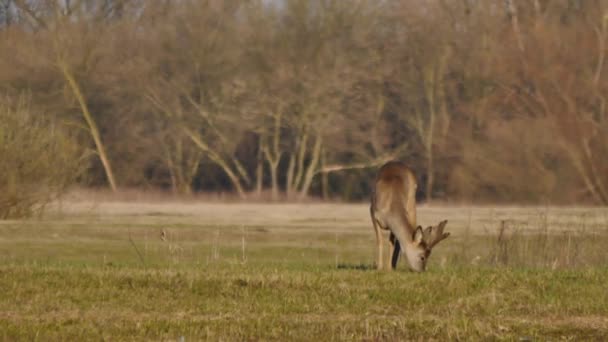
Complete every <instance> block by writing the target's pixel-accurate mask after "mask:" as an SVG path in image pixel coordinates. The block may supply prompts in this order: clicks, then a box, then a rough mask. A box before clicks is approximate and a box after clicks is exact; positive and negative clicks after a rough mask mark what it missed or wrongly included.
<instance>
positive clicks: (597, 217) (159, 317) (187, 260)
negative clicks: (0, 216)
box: [0, 200, 608, 340]
mask: <svg viewBox="0 0 608 342" xmlns="http://www.w3.org/2000/svg"><path fill="white" fill-rule="evenodd" d="M60 207H61V210H56V211H54V212H53V213H51V214H50V215H49V216H48V217H47V218H45V219H43V220H27V221H4V222H0V256H1V257H2V258H3V260H4V261H5V262H4V264H3V265H2V266H1V267H0V293H4V294H5V298H4V300H2V301H0V313H1V314H0V332H1V333H0V339H5V340H19V339H26V340H31V339H43V340H66V339H68V340H73V339H93V338H95V339H97V338H101V339H110V340H125V339H142V340H150V339H152V340H156V339H158V340H176V339H179V338H180V336H184V337H185V338H186V340H191V339H195V340H196V339H211V340H219V339H222V340H235V339H236V340H243V339H248V340H252V339H253V340H257V339H262V340H312V339H322V340H353V339H354V340H361V339H363V340H395V339H407V340H411V339H425V340H426V339H431V340H433V339H435V340H446V339H450V340H454V339H455V340H487V339H491V340H495V339H499V340H502V339H505V340H521V339H523V340H526V339H541V340H543V339H559V338H565V339H578V340H580V339H583V340H602V339H605V338H606V337H608V336H607V328H608V327H607V325H608V323H607V321H608V319H607V318H608V294H607V292H606V291H605V284H606V283H607V282H608V268H607V267H606V265H608V255H607V253H605V250H606V248H605V246H606V245H608V220H607V217H608V215H607V214H608V212H607V210H606V209H601V208H515V207H510V208H505V207H500V208H492V207H448V206H443V207H432V206H431V207H425V206H423V207H421V208H420V209H419V221H420V222H421V223H422V224H425V225H426V224H434V223H437V222H438V221H439V220H442V219H448V220H449V224H448V230H450V231H451V232H452V236H451V237H450V238H449V239H448V240H446V241H445V242H443V243H442V244H441V245H440V246H439V247H438V248H437V250H436V251H435V252H434V253H433V256H432V258H431V264H430V269H429V272H427V273H426V274H422V275H421V274H413V273H409V272H407V271H406V270H405V269H404V267H403V266H401V267H400V268H399V270H398V271H397V272H393V273H388V272H376V271H374V270H373V265H372V260H374V242H373V241H374V240H373V239H374V236H373V233H372V228H371V223H370V222H369V217H368V208H367V205H363V204H361V205H347V204H320V203H307V204H245V203H233V204H225V203H224V204H218V203H210V202H204V201H189V202H187V201H183V202H180V201H175V200H174V201H164V200H154V201H149V202H147V203H146V202H120V201H103V202H87V201H84V200H81V201H78V202H65V203H62V205H61V206H60ZM163 232H164V235H162V234H163Z"/></svg>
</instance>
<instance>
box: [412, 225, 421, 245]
mask: <svg viewBox="0 0 608 342" xmlns="http://www.w3.org/2000/svg"><path fill="white" fill-rule="evenodd" d="M423 235H424V234H423V232H422V227H418V228H416V231H415V232H414V237H413V238H414V243H415V244H417V245H419V244H420V243H421V242H422V237H423Z"/></svg>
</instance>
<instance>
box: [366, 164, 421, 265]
mask: <svg viewBox="0 0 608 342" xmlns="http://www.w3.org/2000/svg"><path fill="white" fill-rule="evenodd" d="M416 187H417V183H416V176H415V175H414V173H413V172H412V170H410V169H409V168H408V167H407V166H406V165H405V164H404V163H402V162H399V161H390V162H388V163H386V164H384V165H383V166H382V167H381V168H380V170H379V171H378V175H377V177H376V181H375V183H374V192H373V194H372V199H371V208H370V213H371V217H372V223H373V225H374V230H375V232H376V242H377V247H378V258H377V266H378V268H379V269H382V268H383V253H382V247H383V246H382V245H383V242H382V233H381V231H380V229H384V230H390V237H389V241H390V246H391V252H390V254H391V264H390V268H391V269H393V268H395V267H396V265H397V261H398V259H399V253H400V249H401V247H402V245H404V244H405V243H410V244H411V243H413V236H414V233H415V231H416V228H415V227H416ZM423 243H424V242H423Z"/></svg>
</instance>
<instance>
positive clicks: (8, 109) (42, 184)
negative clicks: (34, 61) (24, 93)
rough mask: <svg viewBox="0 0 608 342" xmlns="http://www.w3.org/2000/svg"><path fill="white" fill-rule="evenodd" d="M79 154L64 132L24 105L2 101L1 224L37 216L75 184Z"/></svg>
mask: <svg viewBox="0 0 608 342" xmlns="http://www.w3.org/2000/svg"><path fill="white" fill-rule="evenodd" d="M81 155H82V153H81V149H80V148H79V147H78V146H77V144H76V143H75V141H74V140H73V139H71V137H70V136H69V135H68V134H67V132H66V131H65V129H62V127H60V126H58V125H57V124H56V123H55V122H53V121H52V120H50V119H49V118H48V117H45V116H44V115H42V114H41V113H35V112H33V111H32V110H31V109H30V107H29V105H28V104H27V101H25V100H23V99H21V100H20V101H18V103H16V104H15V103H13V102H12V101H10V100H7V99H0V219H7V218H21V217H29V216H32V215H35V214H41V213H42V212H43V210H44V208H45V206H46V205H47V204H49V203H50V202H51V201H53V200H55V199H56V198H57V197H58V196H60V195H61V194H63V193H65V191H66V189H67V188H68V186H70V185H71V184H72V183H73V182H74V181H75V180H76V177H77V176H78V174H79V172H80V170H81V169H82V168H81V166H80V165H81V164H82V163H80V159H81Z"/></svg>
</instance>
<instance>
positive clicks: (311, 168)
mask: <svg viewBox="0 0 608 342" xmlns="http://www.w3.org/2000/svg"><path fill="white" fill-rule="evenodd" d="M322 140H323V139H322V138H321V135H320V134H318V135H317V136H316V139H315V145H314V146H313V149H312V156H311V160H310V163H309V164H308V167H307V168H306V172H305V174H304V180H303V183H302V187H301V188H300V195H299V197H300V198H304V197H306V195H308V192H309V191H310V186H311V185H312V180H313V178H314V176H315V173H316V170H317V167H318V165H319V160H320V159H321V146H322Z"/></svg>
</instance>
